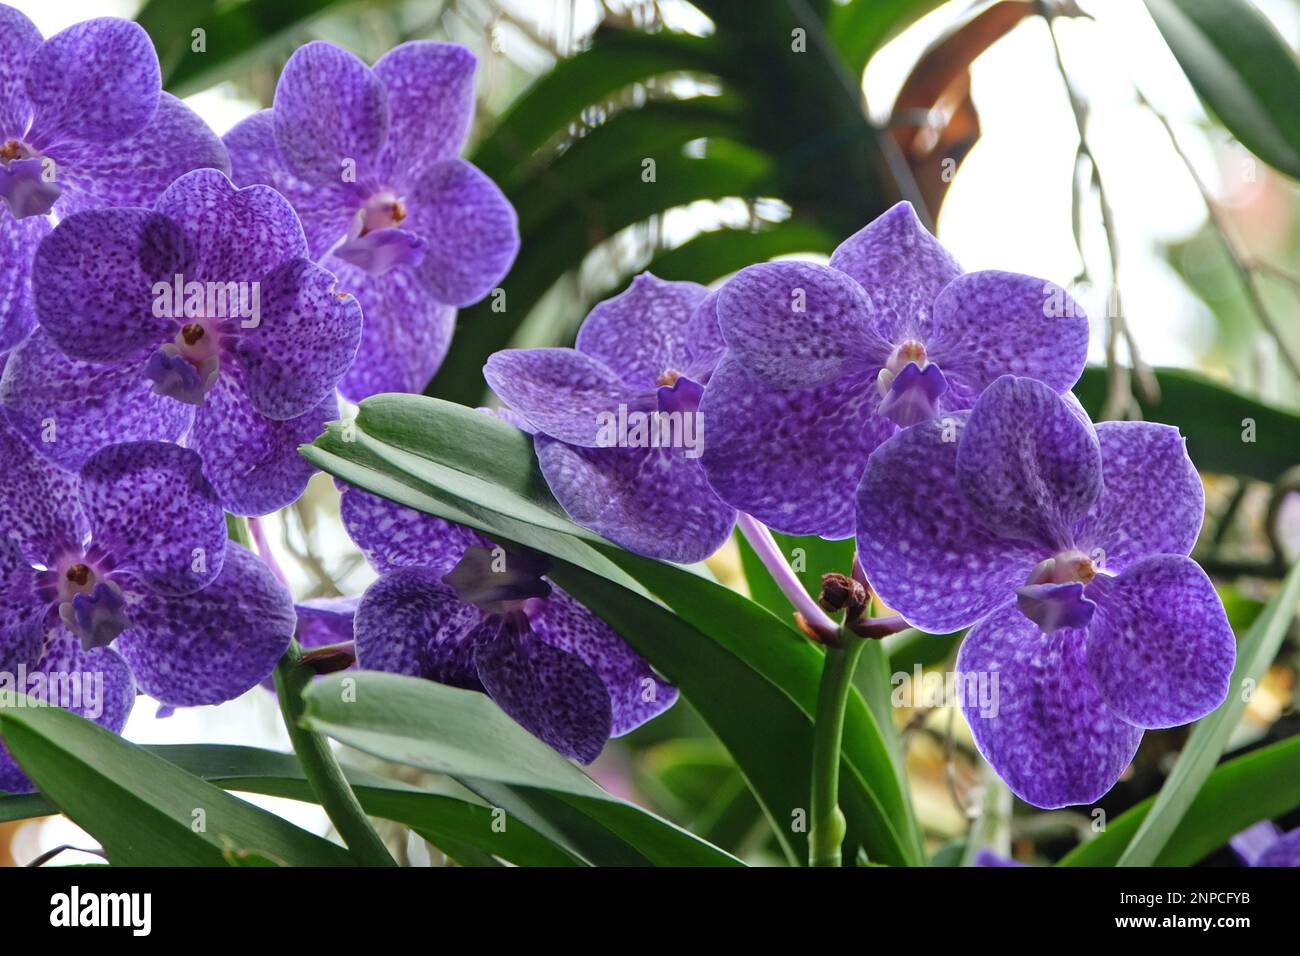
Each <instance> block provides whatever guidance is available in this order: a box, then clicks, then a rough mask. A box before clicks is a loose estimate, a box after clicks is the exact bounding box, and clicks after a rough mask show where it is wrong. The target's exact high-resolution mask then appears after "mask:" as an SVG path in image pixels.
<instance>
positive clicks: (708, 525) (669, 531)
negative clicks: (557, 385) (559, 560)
mask: <svg viewBox="0 0 1300 956" xmlns="http://www.w3.org/2000/svg"><path fill="white" fill-rule="evenodd" d="M534 442H535V446H536V449H537V459H538V461H539V462H540V464H541V468H542V474H543V475H545V476H546V482H547V484H549V485H550V487H551V491H552V492H553V493H554V494H555V497H556V499H557V500H558V501H559V502H560V505H561V506H562V507H563V508H564V510H565V511H566V512H568V514H569V517H571V518H573V520H574V521H576V522H578V524H580V525H582V526H584V527H586V528H590V529H592V530H593V531H595V532H596V533H597V534H601V535H604V536H605V537H606V538H609V539H610V540H611V541H613V542H614V543H615V544H619V545H622V546H623V547H625V548H627V549H628V550H629V551H634V552H636V553H637V554H644V555H646V556H647V557H652V558H660V559H662V560H665V561H676V562H679V563H681V564H691V563H694V562H696V561H703V560H704V559H705V558H707V557H708V556H709V555H711V554H713V552H714V551H716V550H717V549H718V548H720V547H721V546H722V543H723V542H724V541H726V540H727V537H728V536H729V535H730V534H731V529H732V527H733V525H734V524H735V521H736V512H735V510H734V509H733V508H731V507H730V506H728V505H726V504H724V503H723V502H722V501H721V500H719V499H718V497H717V495H715V494H714V493H713V490H712V489H711V488H710V487H709V484H708V482H707V481H706V480H705V478H704V470H703V469H702V468H701V467H700V464H699V460H698V459H691V458H687V457H686V456H685V454H684V453H683V451H682V450H681V449H676V448H578V447H577V446H574V445H566V444H565V443H564V442H560V441H556V440H555V439H552V438H548V437H546V436H545V435H538V436H537V437H536V438H535V439H534Z"/></svg>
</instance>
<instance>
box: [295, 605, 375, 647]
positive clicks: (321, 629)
mask: <svg viewBox="0 0 1300 956" xmlns="http://www.w3.org/2000/svg"><path fill="white" fill-rule="evenodd" d="M360 602H361V597H360V595H356V594H349V595H345V596H341V597H319V598H308V599H307V600H305V601H299V602H298V603H297V604H296V605H294V610H295V611H296V612H297V614H298V630H297V631H296V632H295V635H296V636H297V638H298V642H299V643H300V644H302V646H303V647H321V646H322V645H325V644H343V643H346V642H347V641H350V640H352V638H353V634H352V621H353V618H354V617H355V616H356V613H357V605H358V604H359V603H360Z"/></svg>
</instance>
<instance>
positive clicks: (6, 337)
mask: <svg viewBox="0 0 1300 956" xmlns="http://www.w3.org/2000/svg"><path fill="white" fill-rule="evenodd" d="M205 166H210V167H213V168H215V169H220V170H223V171H226V170H229V168H230V165H229V161H228V159H227V157H226V149H225V147H224V146H223V145H222V143H221V140H220V139H219V138H218V137H217V136H216V134H214V133H213V132H212V131H211V130H209V129H208V127H207V126H206V125H205V124H204V123H203V121H202V120H201V119H199V117H198V116H197V115H195V113H194V112H193V111H192V110H190V109H189V107H187V106H185V105H184V104H183V103H181V101H180V100H178V99H176V98H175V97H174V96H172V95H171V94H169V93H164V92H162V87H161V80H160V76H159V71H158V57H157V55H156V54H155V53H154V49H153V45H152V44H151V43H150V42H149V37H148V35H147V34H146V33H145V32H144V30H143V29H141V28H140V27H139V26H138V25H137V24H135V23H132V22H131V21H129V20H119V19H114V18H109V17H102V18H99V19H94V20H87V21H85V22H83V23H78V24H75V25H73V26H71V27H69V28H68V29H66V30H63V31H62V32H60V33H58V34H56V35H55V36H53V37H51V38H50V39H48V40H42V39H41V34H40V32H39V31H38V30H37V29H36V27H35V26H33V25H32V22H31V21H30V20H28V19H27V17H25V16H23V14H21V13H19V12H18V11H17V10H15V9H13V8H12V7H8V6H4V5H0V351H4V350H6V349H9V348H11V347H12V346H14V345H15V344H16V343H17V342H18V341H19V340H20V339H21V338H22V337H23V336H24V335H25V334H26V333H27V332H28V330H30V329H31V326H32V322H33V316H32V305H31V297H30V294H29V280H30V275H31V264H32V256H33V255H34V254H35V252H36V246H37V244H38V243H39V242H40V240H41V239H42V238H43V237H44V236H45V235H46V234H48V233H49V231H50V228H51V225H52V223H51V219H56V220H57V219H59V218H62V217H65V216H68V215H71V214H72V213H74V212H78V211H79V210H84V209H94V208H101V207H105V206H142V205H149V204H151V203H152V202H153V201H154V200H155V199H157V198H158V195H159V194H160V193H161V192H162V191H163V189H164V188H165V187H166V186H167V184H168V183H170V182H171V181H172V180H173V179H175V178H176V177H177V176H179V175H181V174H182V173H185V172H188V171H189V170H191V169H199V168H201V167H205Z"/></svg>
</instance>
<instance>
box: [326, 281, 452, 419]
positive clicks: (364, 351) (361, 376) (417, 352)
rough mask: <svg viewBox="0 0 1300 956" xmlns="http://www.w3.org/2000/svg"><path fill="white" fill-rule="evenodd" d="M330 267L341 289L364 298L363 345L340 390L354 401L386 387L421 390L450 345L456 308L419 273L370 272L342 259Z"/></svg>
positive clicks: (362, 299) (382, 390) (362, 304)
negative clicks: (442, 300)
mask: <svg viewBox="0 0 1300 956" xmlns="http://www.w3.org/2000/svg"><path fill="white" fill-rule="evenodd" d="M329 267H330V269H331V270H332V271H333V272H334V274H335V275H337V276H338V290H339V291H340V292H350V293H352V294H353V295H355V296H356V297H357V301H358V302H360V303H361V311H362V313H363V327H362V331H361V347H360V348H359V349H358V350H357V357H356V360H355V361H354V362H353V363H352V367H351V368H350V369H348V372H347V374H346V375H344V376H343V381H342V382H340V383H339V391H340V392H342V393H343V396H344V397H345V398H347V399H348V400H349V401H353V402H359V401H361V400H362V399H363V398H368V397H369V396H371V395H377V394H379V393H381V392H422V391H424V387H425V386H426V385H428V384H429V380H430V379H432V378H433V376H434V373H435V372H437V371H438V367H439V366H440V365H442V360H443V358H444V357H446V355H447V348H448V347H449V346H450V345H451V333H452V330H453V329H454V328H455V324H456V310H455V308H453V307H452V306H449V305H443V304H442V303H440V302H437V301H435V300H434V298H433V297H432V296H430V295H429V294H428V291H427V290H426V289H425V288H424V287H423V286H422V285H421V284H420V279H419V276H418V275H417V274H415V273H414V272H412V271H410V270H407V269H395V270H393V271H392V272H389V273H387V274H386V275H382V276H371V275H367V274H366V273H365V272H363V271H362V270H360V269H358V268H356V267H354V266H350V265H348V264H346V263H344V262H342V261H340V260H338V259H331V260H330V262H329Z"/></svg>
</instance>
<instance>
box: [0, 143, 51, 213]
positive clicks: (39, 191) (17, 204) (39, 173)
mask: <svg viewBox="0 0 1300 956" xmlns="http://www.w3.org/2000/svg"><path fill="white" fill-rule="evenodd" d="M0 159H2V160H3V161H0V199H3V200H4V201H5V203H6V204H7V205H8V206H9V211H10V212H11V213H13V216H14V218H15V219H26V218H27V217H29V216H44V215H45V214H46V213H48V212H49V211H50V209H52V208H53V206H54V203H55V202H56V201H57V200H58V198H59V195H60V194H61V193H62V190H61V189H60V188H59V186H58V184H57V183H56V182H54V179H53V178H52V177H51V176H50V175H49V174H48V172H47V170H49V169H53V166H52V165H48V163H49V162H50V161H47V160H46V159H45V158H43V157H41V156H36V155H32V154H31V153H30V151H29V150H28V149H27V148H26V147H24V146H23V145H22V144H20V143H17V142H16V141H14V140H10V141H9V142H8V143H6V144H5V145H4V146H3V147H0Z"/></svg>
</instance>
